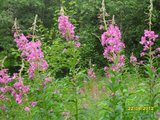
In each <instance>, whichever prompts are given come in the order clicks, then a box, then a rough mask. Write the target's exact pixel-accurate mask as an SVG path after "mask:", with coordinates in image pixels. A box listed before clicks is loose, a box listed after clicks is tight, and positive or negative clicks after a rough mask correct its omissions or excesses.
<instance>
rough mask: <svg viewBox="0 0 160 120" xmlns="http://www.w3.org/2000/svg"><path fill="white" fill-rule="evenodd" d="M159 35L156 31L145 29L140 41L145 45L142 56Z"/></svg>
mask: <svg viewBox="0 0 160 120" xmlns="http://www.w3.org/2000/svg"><path fill="white" fill-rule="evenodd" d="M157 37H158V35H156V34H155V32H154V31H150V30H144V36H142V37H141V41H140V44H141V45H143V52H142V53H141V56H144V55H145V53H144V52H145V51H147V50H149V49H150V47H151V46H153V45H154V42H155V41H156V38H157Z"/></svg>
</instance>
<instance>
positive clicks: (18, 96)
mask: <svg viewBox="0 0 160 120" xmlns="http://www.w3.org/2000/svg"><path fill="white" fill-rule="evenodd" d="M15 98H16V102H17V103H18V104H21V103H22V94H21V93H20V94H16V95H15Z"/></svg>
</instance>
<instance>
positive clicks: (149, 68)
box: [140, 0, 159, 119]
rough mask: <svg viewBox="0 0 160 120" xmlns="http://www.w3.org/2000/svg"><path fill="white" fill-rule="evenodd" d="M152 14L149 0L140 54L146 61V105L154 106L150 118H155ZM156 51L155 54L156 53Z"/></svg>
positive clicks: (155, 96)
mask: <svg viewBox="0 0 160 120" xmlns="http://www.w3.org/2000/svg"><path fill="white" fill-rule="evenodd" d="M152 16H153V0H150V6H149V30H144V35H143V36H142V37H141V41H140V44H141V45H142V46H143V51H142V52H141V54H140V56H141V57H144V58H146V60H147V61H146V63H145V64H144V68H145V73H146V75H147V79H146V82H147V86H148V89H147V93H148V98H149V99H148V105H149V106H152V107H153V108H154V110H153V114H151V119H156V118H155V111H156V110H157V109H158V107H159V103H158V101H157V100H158V99H157V98H158V95H159V92H158V87H157V85H159V79H158V77H159V76H158V71H157V70H158V68H156V67H155V61H156V59H157V58H158V59H159V48H157V49H154V47H153V46H154V43H155V42H156V41H157V38H158V35H157V34H156V33H155V32H154V31H152V30H151V28H152ZM156 53H157V54H156Z"/></svg>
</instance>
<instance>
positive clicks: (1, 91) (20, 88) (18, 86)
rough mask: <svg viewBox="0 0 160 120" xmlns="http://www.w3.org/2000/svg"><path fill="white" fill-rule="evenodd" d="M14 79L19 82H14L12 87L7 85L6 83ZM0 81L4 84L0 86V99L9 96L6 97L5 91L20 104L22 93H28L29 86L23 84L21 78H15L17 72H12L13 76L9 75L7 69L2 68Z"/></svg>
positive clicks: (5, 98)
mask: <svg viewBox="0 0 160 120" xmlns="http://www.w3.org/2000/svg"><path fill="white" fill-rule="evenodd" d="M1 73H2V74H1ZM14 79H18V80H19V82H16V83H14V85H13V87H10V86H8V85H7V83H9V82H12V81H13V80H14ZM0 81H1V84H4V86H1V87H0V96H1V97H0V99H2V100H8V99H9V98H7V96H6V93H7V92H10V93H11V95H12V96H13V97H14V98H15V100H16V102H17V103H18V104H21V103H22V95H23V94H26V93H28V91H29V86H25V85H24V84H23V81H22V78H17V74H14V76H13V77H10V76H9V75H8V73H7V69H2V70H0ZM4 81H5V82H4Z"/></svg>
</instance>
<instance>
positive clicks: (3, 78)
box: [0, 69, 12, 84]
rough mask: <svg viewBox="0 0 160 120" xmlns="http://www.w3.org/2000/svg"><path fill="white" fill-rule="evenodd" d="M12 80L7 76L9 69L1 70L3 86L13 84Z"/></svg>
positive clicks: (0, 75) (0, 78) (0, 81)
mask: <svg viewBox="0 0 160 120" xmlns="http://www.w3.org/2000/svg"><path fill="white" fill-rule="evenodd" d="M11 81H12V78H10V76H9V75H8V74H7V69H3V70H0V83H1V84H7V83H8V82H11Z"/></svg>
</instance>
